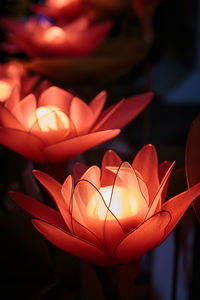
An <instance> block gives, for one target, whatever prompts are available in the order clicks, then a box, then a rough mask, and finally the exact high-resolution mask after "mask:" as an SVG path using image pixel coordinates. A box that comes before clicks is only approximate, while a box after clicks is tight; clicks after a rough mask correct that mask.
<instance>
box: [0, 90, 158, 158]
mask: <svg viewBox="0 0 200 300" xmlns="http://www.w3.org/2000/svg"><path fill="white" fill-rule="evenodd" d="M15 95H17V93H16V94H15ZM106 96H107V95H106V92H105V91H103V92H101V93H100V94H98V95H97V96H96V97H95V98H94V99H93V100H92V101H91V102H90V104H89V105H87V104H86V103H85V102H83V101H82V100H81V99H79V98H78V97H75V96H73V95H72V94H70V93H69V92H67V91H65V90H62V89H60V88H58V87H50V88H48V89H46V90H45V91H44V92H43V93H41V95H40V96H39V99H38V101H36V98H35V96H34V95H33V94H29V95H28V96H27V97H25V98H24V99H22V100H20V98H19V97H18V98H16V97H11V98H10V99H9V100H8V101H7V102H6V105H4V106H0V122H1V124H2V127H0V143H1V144H3V145H5V146H6V147H8V148H10V149H12V150H14V151H16V152H18V153H19V154H21V155H23V156H25V157H26V158H29V159H31V160H33V161H36V162H40V163H57V162H61V161H65V160H67V159H68V158H70V157H73V156H76V155H78V154H80V153H82V152H84V151H86V150H88V149H90V148H92V147H94V146H96V145H99V144H101V143H103V142H105V141H107V140H109V139H111V138H114V137H115V136H116V135H118V134H119V132H120V129H121V128H123V127H124V126H126V125H127V124H128V123H129V122H130V121H131V120H133V119H134V118H135V117H136V116H137V115H138V114H139V113H140V112H141V111H142V110H143V109H144V108H145V107H146V106H147V105H148V103H149V102H150V101H151V99H152V97H153V94H152V93H151V92H149V93H145V94H142V95H138V96H135V97H130V98H127V99H122V100H121V101H120V102H118V103H117V104H115V105H113V106H110V107H108V108H107V109H105V110H103V106H104V104H105V101H106ZM102 110H103V111H102Z"/></svg>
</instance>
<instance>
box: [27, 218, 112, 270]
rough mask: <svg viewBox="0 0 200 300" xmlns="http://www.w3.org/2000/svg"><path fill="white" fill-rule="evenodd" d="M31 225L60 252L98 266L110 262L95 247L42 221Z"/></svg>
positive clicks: (35, 221) (34, 221)
mask: <svg viewBox="0 0 200 300" xmlns="http://www.w3.org/2000/svg"><path fill="white" fill-rule="evenodd" d="M33 225H34V226H35V227H36V228H37V230H38V231H39V232H40V233H41V234H43V235H44V236H45V237H46V238H47V239H48V240H49V241H50V242H52V243H53V244H54V245H56V246H57V247H59V248H61V249H62V250H64V251H66V252H69V253H71V254H73V255H76V256H79V257H81V258H83V259H86V260H88V261H90V262H91V263H94V264H97V265H100V266H107V265H109V263H110V261H109V259H108V257H107V255H106V254H105V253H104V252H102V251H101V250H100V249H98V248H97V247H95V246H93V245H91V244H89V243H87V242H85V241H83V240H81V239H78V238H77V237H75V236H72V235H70V234H68V233H67V232H64V231H61V230H60V229H58V228H56V227H54V226H52V225H50V224H48V223H45V222H43V221H39V220H33Z"/></svg>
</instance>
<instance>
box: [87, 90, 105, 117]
mask: <svg viewBox="0 0 200 300" xmlns="http://www.w3.org/2000/svg"><path fill="white" fill-rule="evenodd" d="M106 98H107V92H106V91H102V92H101V93H99V94H98V95H97V96H96V97H94V98H93V99H92V101H91V102H90V104H89V106H90V108H91V110H92V111H93V119H94V122H95V121H96V120H97V118H98V117H99V115H100V113H101V111H102V109H103V107H104V105H105V102H106Z"/></svg>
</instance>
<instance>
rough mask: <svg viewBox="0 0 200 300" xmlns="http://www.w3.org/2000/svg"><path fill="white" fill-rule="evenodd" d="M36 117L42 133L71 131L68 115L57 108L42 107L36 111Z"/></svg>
mask: <svg viewBox="0 0 200 300" xmlns="http://www.w3.org/2000/svg"><path fill="white" fill-rule="evenodd" d="M36 116H37V119H38V123H39V126H40V128H41V130H42V131H45V132H48V131H52V130H54V131H56V130H61V129H69V127H70V122H69V118H68V117H67V115H66V114H65V113H64V112H62V111H60V110H59V108H57V107H55V106H42V107H39V108H38V109H37V110H36Z"/></svg>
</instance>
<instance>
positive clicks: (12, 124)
mask: <svg viewBox="0 0 200 300" xmlns="http://www.w3.org/2000/svg"><path fill="white" fill-rule="evenodd" d="M0 121H1V124H2V125H3V126H5V127H8V128H14V129H19V130H24V127H23V126H22V124H21V123H20V122H19V121H18V120H17V118H16V117H15V116H14V115H13V114H12V113H11V112H10V110H8V108H7V107H6V106H0Z"/></svg>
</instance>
